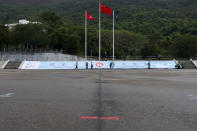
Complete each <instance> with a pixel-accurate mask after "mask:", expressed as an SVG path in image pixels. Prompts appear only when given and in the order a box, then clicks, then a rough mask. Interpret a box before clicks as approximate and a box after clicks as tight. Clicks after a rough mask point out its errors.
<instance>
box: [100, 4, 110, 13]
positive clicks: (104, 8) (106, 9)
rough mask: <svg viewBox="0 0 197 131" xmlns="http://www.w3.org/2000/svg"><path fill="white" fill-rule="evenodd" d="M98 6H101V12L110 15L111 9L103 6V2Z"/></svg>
mask: <svg viewBox="0 0 197 131" xmlns="http://www.w3.org/2000/svg"><path fill="white" fill-rule="evenodd" d="M100 8H101V12H103V13H105V14H107V15H111V13H112V9H111V8H109V7H107V6H105V5H104V4H100Z"/></svg>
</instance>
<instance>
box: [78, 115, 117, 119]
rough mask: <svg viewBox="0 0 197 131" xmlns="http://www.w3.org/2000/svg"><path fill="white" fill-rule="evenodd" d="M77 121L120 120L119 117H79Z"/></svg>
mask: <svg viewBox="0 0 197 131" xmlns="http://www.w3.org/2000/svg"><path fill="white" fill-rule="evenodd" d="M79 119H88V120H98V119H100V120H120V117H98V116H80V117H79Z"/></svg>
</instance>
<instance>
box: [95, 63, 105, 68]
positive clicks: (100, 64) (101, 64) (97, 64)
mask: <svg viewBox="0 0 197 131" xmlns="http://www.w3.org/2000/svg"><path fill="white" fill-rule="evenodd" d="M103 66H104V64H103V63H101V62H98V63H96V67H103Z"/></svg>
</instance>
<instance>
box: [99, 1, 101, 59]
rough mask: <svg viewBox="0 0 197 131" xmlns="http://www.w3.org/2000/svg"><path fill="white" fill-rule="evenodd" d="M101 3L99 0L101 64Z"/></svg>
mask: <svg viewBox="0 0 197 131" xmlns="http://www.w3.org/2000/svg"><path fill="white" fill-rule="evenodd" d="M100 6H101V2H100V0H99V62H100V60H101V7H100Z"/></svg>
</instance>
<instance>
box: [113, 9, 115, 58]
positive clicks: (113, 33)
mask: <svg viewBox="0 0 197 131" xmlns="http://www.w3.org/2000/svg"><path fill="white" fill-rule="evenodd" d="M114 19H115V18H114V10H113V61H114V41H115V40H114V39H115V35H114V23H115V22H114Z"/></svg>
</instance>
